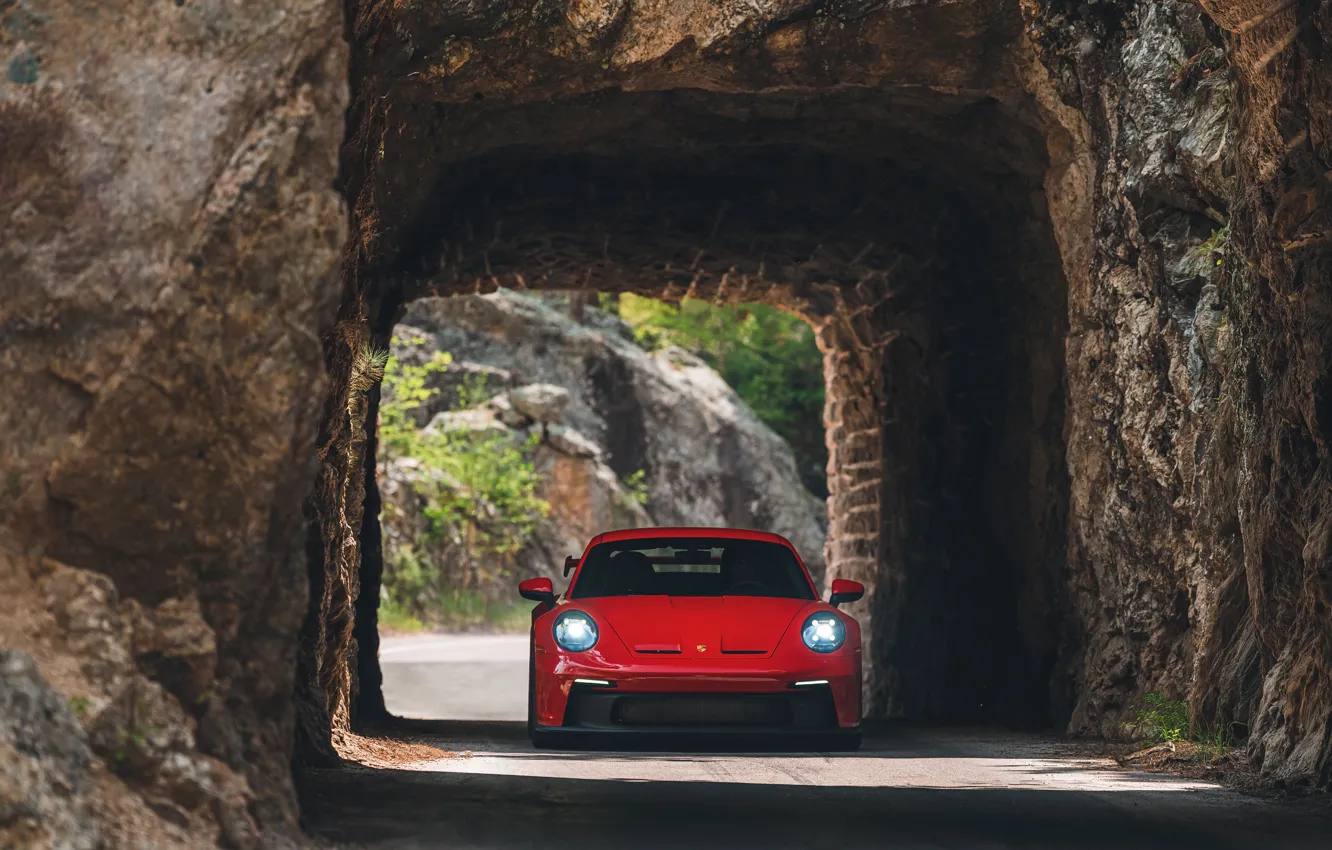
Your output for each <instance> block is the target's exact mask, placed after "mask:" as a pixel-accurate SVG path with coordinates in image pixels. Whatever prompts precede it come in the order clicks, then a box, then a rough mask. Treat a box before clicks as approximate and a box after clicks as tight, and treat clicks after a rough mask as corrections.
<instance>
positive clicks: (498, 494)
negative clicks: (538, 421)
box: [379, 337, 550, 631]
mask: <svg viewBox="0 0 1332 850" xmlns="http://www.w3.org/2000/svg"><path fill="white" fill-rule="evenodd" d="M422 343H424V339H423V338H419V337H418V338H414V339H400V338H395V339H394V344H395V345H396V346H399V347H400V348H401V347H404V346H415V345H421V344H422ZM451 362H452V358H451V357H450V356H449V355H448V354H447V353H445V352H435V353H434V354H433V355H432V356H431V357H430V358H429V359H427V360H426V361H425V363H424V364H421V365H414V364H408V363H404V362H403V361H402V360H401V359H400V358H399V357H397V356H390V357H389V358H388V359H387V361H386V362H385V368H384V376H383V393H382V394H381V400H380V407H379V436H380V446H381V451H382V452H383V454H384V456H385V457H387V458H389V459H393V458H413V459H415V460H416V461H417V463H418V465H419V468H420V469H421V470H423V472H424V473H425V474H424V475H423V476H422V477H421V478H420V480H419V481H418V482H417V484H416V489H417V491H418V494H419V495H420V496H421V497H422V498H423V500H424V502H425V507H424V509H423V514H424V516H425V518H426V519H427V521H428V522H427V533H426V535H425V537H424V538H423V539H420V540H417V541H415V543H414V545H399V546H398V547H396V549H395V550H394V551H393V552H391V553H389V554H390V557H389V562H388V563H387V564H386V569H385V573H384V588H385V592H386V599H385V600H384V602H383V603H382V604H381V621H383V622H385V623H386V624H389V623H390V622H392V623H393V624H394V625H391V626H390V627H391V628H398V629H400V630H404V631H411V630H414V629H419V628H421V627H422V621H423V620H425V621H429V622H431V623H435V624H439V625H447V626H453V627H462V626H465V625H478V624H481V623H492V624H494V622H493V621H505V622H507V621H508V620H509V619H511V614H510V612H508V611H507V610H501V609H503V608H505V606H498V607H496V609H495V610H494V611H493V612H492V611H490V608H489V607H487V606H485V605H483V606H482V608H481V609H480V611H479V613H478V609H476V607H475V605H473V604H472V602H471V601H469V600H470V599H471V597H469V596H467V595H466V594H469V593H472V594H475V593H476V591H474V590H471V589H468V588H466V587H462V586H459V583H460V582H461V583H466V582H467V581H468V580H469V578H470V579H483V580H484V579H492V578H497V577H499V576H498V575H495V574H494V573H495V572H496V570H497V569H498V571H499V572H500V573H502V572H503V570H502V569H500V568H499V567H498V566H497V565H503V564H504V563H506V558H507V557H508V556H511V555H513V554H514V553H516V552H518V551H519V550H520V549H522V547H523V546H524V545H525V544H526V543H527V541H528V540H529V539H530V538H531V536H532V533H533V532H534V531H535V529H536V525H537V523H538V522H539V521H540V519H541V518H542V517H543V516H546V515H547V514H548V513H549V511H550V506H549V504H547V503H546V502H545V500H543V499H541V498H540V497H539V496H538V495H537V490H538V487H539V485H540V483H541V481H540V476H539V475H538V474H537V473H536V470H535V469H534V467H533V465H532V462H531V461H530V460H529V459H528V454H529V452H530V450H531V449H532V448H533V447H534V445H535V443H536V442H537V441H539V439H540V437H539V436H537V435H534V436H533V437H531V438H530V439H529V440H527V441H526V442H521V443H520V442H518V441H516V440H515V439H514V438H513V437H512V435H511V434H509V433H507V432H504V431H501V430H498V429H495V430H466V429H456V430H429V431H427V430H425V429H422V428H419V427H417V425H416V420H415V416H414V411H416V410H417V409H419V408H420V407H421V406H422V405H423V404H425V403H426V402H428V401H429V400H430V399H431V397H433V396H434V395H435V394H436V393H437V392H438V390H437V389H435V388H433V387H430V386H429V383H430V378H431V376H432V375H434V374H436V373H438V372H442V371H444V370H446V369H448V367H449V364H450V363H451ZM485 398H486V391H485V383H484V379H480V380H478V381H473V382H470V383H468V384H464V385H463V387H462V390H461V392H460V393H459V402H458V404H457V405H456V406H455V409H459V410H462V409H466V408H468V407H471V406H473V405H474V404H476V403H479V402H480V401H484V400H485ZM387 507H388V506H386V508H387ZM418 550H421V551H425V550H432V551H434V552H437V553H438V552H441V551H448V552H449V553H450V555H451V556H452V555H453V554H454V553H456V554H457V556H458V558H459V559H461V560H462V561H463V562H464V563H463V564H461V565H460V568H459V569H458V570H457V571H456V573H451V574H450V575H441V574H440V570H439V567H438V565H437V564H435V563H434V562H433V561H432V560H431V559H429V558H422V557H420V556H419V554H418ZM477 598H478V599H480V598H481V597H480V595H478V596H477ZM482 601H484V600H482ZM384 611H387V618H386V616H385V614H384V613H383V612H384Z"/></svg>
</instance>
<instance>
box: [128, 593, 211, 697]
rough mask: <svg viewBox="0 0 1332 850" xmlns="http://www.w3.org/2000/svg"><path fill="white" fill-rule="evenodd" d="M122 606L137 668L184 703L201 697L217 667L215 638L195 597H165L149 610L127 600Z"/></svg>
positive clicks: (204, 694) (209, 685)
mask: <svg viewBox="0 0 1332 850" xmlns="http://www.w3.org/2000/svg"><path fill="white" fill-rule="evenodd" d="M126 607H127V612H128V618H129V621H130V624H131V628H132V630H133V644H132V648H133V651H134V657H135V659H136V661H137V662H138V664H139V666H140V668H141V669H143V670H144V671H145V672H147V673H148V674H149V675H150V676H151V677H152V678H153V679H155V680H156V681H158V682H161V683H162V684H163V685H165V686H166V687H167V689H168V690H170V691H171V692H172V693H173V694H175V695H176V696H177V697H178V698H179V699H180V700H181V701H182V702H184V703H185V704H186V705H195V704H197V703H199V702H200V701H201V700H203V699H204V698H205V697H206V696H207V695H208V694H209V692H210V690H211V688H212V685H213V675H214V673H215V671H216V669H217V639H216V636H215V635H214V633H213V629H212V628H211V627H210V626H209V625H208V624H207V623H206V622H204V619H203V616H202V613H201V612H200V610H199V600H198V599H196V598H195V597H192V596H191V597H187V598H185V599H168V600H166V601H165V602H163V603H162V604H161V605H158V606H157V607H156V608H154V609H152V610H151V611H149V610H146V609H144V608H143V606H141V605H139V604H138V603H137V602H135V601H134V600H130V601H129V603H128V605H127V606H126Z"/></svg>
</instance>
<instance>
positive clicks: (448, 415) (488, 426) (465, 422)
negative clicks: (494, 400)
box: [422, 407, 513, 435]
mask: <svg viewBox="0 0 1332 850" xmlns="http://www.w3.org/2000/svg"><path fill="white" fill-rule="evenodd" d="M512 430H513V429H511V428H510V427H509V426H508V425H505V424H504V422H503V421H501V420H500V419H499V418H498V417H497V416H496V415H495V414H494V413H492V412H490V411H489V410H487V409H485V408H481V407H476V408H472V409H471V410H446V411H444V412H443V413H436V414H435V417H434V418H433V419H431V420H430V424H429V425H427V426H426V427H425V428H424V429H423V432H422V433H427V434H429V433H435V432H446V431H471V432H475V433H487V432H489V433H494V434H503V435H507V434H510V433H512Z"/></svg>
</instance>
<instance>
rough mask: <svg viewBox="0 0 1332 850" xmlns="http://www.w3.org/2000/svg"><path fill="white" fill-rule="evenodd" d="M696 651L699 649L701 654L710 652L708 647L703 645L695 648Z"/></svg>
mask: <svg viewBox="0 0 1332 850" xmlns="http://www.w3.org/2000/svg"><path fill="white" fill-rule="evenodd" d="M694 649H697V650H698V651H699V652H707V651H708V648H707V647H706V646H704V645H703V644H701V643H700V644H699V645H698V646H696V647H694Z"/></svg>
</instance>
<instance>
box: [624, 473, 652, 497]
mask: <svg viewBox="0 0 1332 850" xmlns="http://www.w3.org/2000/svg"><path fill="white" fill-rule="evenodd" d="M624 486H625V488H626V489H628V490H629V495H630V496H632V497H633V500H634V501H635V502H638V504H640V505H646V504H647V503H648V485H647V472H646V471H645V470H642V469H636V470H634V471H633V472H631V473H629V475H627V476H626V477H625V479H624Z"/></svg>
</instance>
